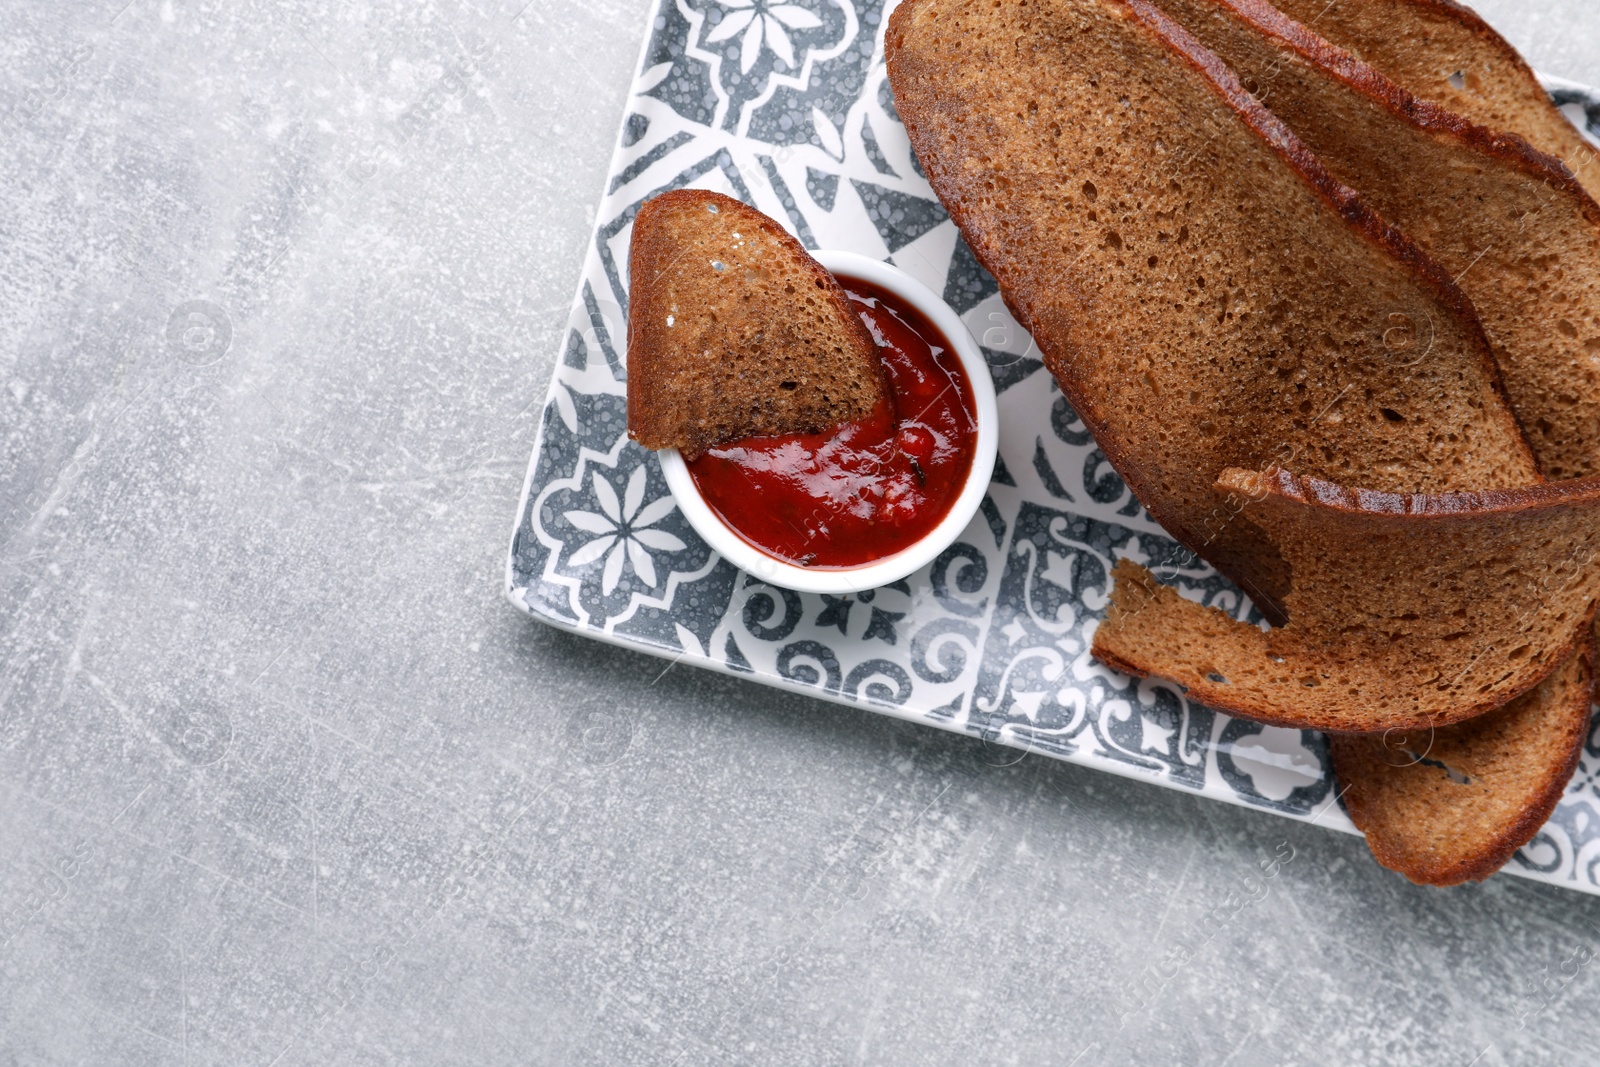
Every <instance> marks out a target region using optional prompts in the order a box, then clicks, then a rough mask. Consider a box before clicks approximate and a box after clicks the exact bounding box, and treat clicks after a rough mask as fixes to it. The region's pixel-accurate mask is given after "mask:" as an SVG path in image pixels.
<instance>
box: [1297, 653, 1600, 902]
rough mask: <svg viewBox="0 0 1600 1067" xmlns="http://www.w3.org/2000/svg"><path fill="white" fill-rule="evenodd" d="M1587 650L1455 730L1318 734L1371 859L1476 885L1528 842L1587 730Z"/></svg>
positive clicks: (1429, 878)
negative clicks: (1324, 742) (1325, 736)
mask: <svg viewBox="0 0 1600 1067" xmlns="http://www.w3.org/2000/svg"><path fill="white" fill-rule="evenodd" d="M1593 657H1594V650H1593V647H1592V643H1591V642H1589V641H1585V642H1584V644H1583V647H1582V648H1581V649H1580V650H1579V651H1578V652H1577V653H1576V654H1574V655H1572V656H1570V657H1568V659H1567V660H1566V661H1565V662H1564V663H1562V664H1561V666H1559V667H1558V668H1556V670H1555V671H1553V672H1552V673H1551V674H1550V676H1549V677H1548V678H1546V679H1545V680H1544V681H1542V682H1540V683H1539V684H1538V686H1536V687H1535V688H1533V689H1532V690H1530V691H1529V692H1527V693H1524V694H1523V695H1522V696H1520V697H1518V698H1517V699H1516V700H1513V701H1512V702H1511V703H1509V704H1507V705H1506V706H1505V707H1503V708H1499V709H1496V710H1495V711H1491V712H1490V713H1488V714H1487V715H1482V716H1479V717H1478V718H1476V719H1473V720H1472V721H1471V722H1465V723H1462V724H1460V725H1459V726H1447V727H1442V728H1440V729H1437V730H1426V729H1423V730H1413V731H1410V732H1409V733H1390V734H1386V735H1382V736H1370V735H1369V736H1365V737H1360V736H1352V735H1337V734H1336V735H1334V736H1332V737H1330V738H1329V739H1328V748H1329V750H1330V752H1331V753H1332V755H1333V769H1334V774H1335V775H1336V776H1337V777H1338V780H1339V782H1340V784H1341V787H1342V789H1343V794H1342V796H1343V800H1344V805H1345V808H1346V810H1347V811H1348V812H1349V813H1350V820H1351V821H1352V822H1354V823H1355V824H1356V828H1357V829H1358V830H1360V831H1361V832H1362V833H1364V834H1366V835H1367V846H1368V847H1369V848H1371V849H1372V854H1373V856H1375V857H1376V858H1377V860H1378V862H1379V863H1381V864H1383V865H1384V866H1385V867H1388V868H1390V869H1391V870H1395V871H1399V872H1400V873H1401V874H1403V875H1405V876H1406V877H1407V878H1409V879H1411V880H1412V881H1413V882H1418V883H1420V884H1422V885H1459V884H1460V883H1462V882H1466V881H1482V880H1483V879H1485V878H1487V877H1489V875H1491V874H1493V873H1494V872H1495V871H1497V870H1499V869H1500V868H1501V867H1502V866H1503V865H1504V864H1505V863H1506V861H1507V860H1509V859H1510V858H1511V856H1512V854H1513V853H1515V852H1516V851H1517V849H1519V848H1521V847H1522V846H1523V845H1525V844H1527V843H1528V842H1529V841H1530V840H1532V839H1533V835H1534V834H1536V833H1538V832H1539V827H1541V826H1543V825H1544V823H1545V820H1546V819H1548V818H1550V813H1551V812H1552V811H1554V810H1555V807H1556V803H1557V802H1558V801H1559V800H1560V799H1561V794H1562V793H1563V791H1565V789H1566V786H1567V782H1568V780H1569V779H1571V777H1572V772H1573V770H1574V769H1576V767H1577V765H1578V758H1579V756H1580V755H1581V754H1582V752H1583V741H1584V738H1585V737H1586V736H1587V735H1588V732H1589V691H1590V688H1591V685H1592V679H1593V674H1594V661H1593Z"/></svg>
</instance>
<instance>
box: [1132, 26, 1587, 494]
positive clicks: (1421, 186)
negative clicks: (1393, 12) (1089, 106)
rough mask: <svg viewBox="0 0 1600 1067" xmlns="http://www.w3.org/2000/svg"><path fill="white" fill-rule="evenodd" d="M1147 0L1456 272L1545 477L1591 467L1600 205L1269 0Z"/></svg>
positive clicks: (1547, 166)
mask: <svg viewBox="0 0 1600 1067" xmlns="http://www.w3.org/2000/svg"><path fill="white" fill-rule="evenodd" d="M1157 2H1158V3H1160V4H1161V6H1162V7H1163V8H1164V9H1165V10H1166V11H1167V13H1168V14H1170V15H1172V16H1173V17H1174V18H1176V19H1177V20H1178V21H1179V22H1181V23H1183V25H1184V26H1185V28H1187V29H1188V30H1189V31H1190V32H1191V33H1193V34H1194V35H1195V36H1196V37H1198V38H1199V39H1200V40H1201V42H1202V43H1204V44H1205V45H1206V47H1208V48H1210V49H1211V50H1212V51H1214V52H1216V53H1217V54H1218V55H1219V56H1221V57H1222V58H1223V59H1224V60H1226V61H1227V62H1228V64H1229V65H1231V66H1232V67H1233V69H1234V70H1235V71H1236V72H1238V74H1239V76H1240V77H1241V79H1242V80H1243V81H1244V83H1245V85H1247V86H1250V87H1251V88H1252V89H1253V90H1254V91H1255V94H1256V96H1257V98H1258V99H1260V100H1261V101H1262V102H1263V103H1265V104H1266V105H1267V106H1268V107H1269V108H1271V110H1272V113H1273V114H1275V115H1277V116H1278V117H1279V118H1280V119H1282V120H1283V121H1284V122H1285V123H1287V124H1288V125H1289V128H1290V129H1292V130H1294V132H1295V134H1296V136H1298V137H1299V138H1300V139H1301V140H1302V141H1303V142H1304V143H1305V144H1306V146H1307V147H1309V148H1310V149H1311V150H1312V151H1313V152H1315V153H1316V154H1317V156H1318V158H1320V159H1321V160H1322V162H1323V163H1324V164H1326V165H1327V167H1328V169H1329V170H1330V171H1332V172H1333V174H1334V176H1335V177H1336V178H1338V179H1339V180H1340V181H1342V182H1345V183H1346V184H1348V185H1350V186H1352V187H1353V188H1355V189H1357V190H1359V191H1360V193H1361V195H1362V197H1363V198H1364V199H1365V200H1366V201H1367V202H1368V203H1369V204H1371V205H1372V207H1373V209H1374V210H1376V211H1377V212H1378V213H1379V214H1380V215H1382V216H1383V217H1384V218H1385V219H1387V220H1388V221H1389V222H1391V223H1393V224H1394V225H1396V226H1398V227H1399V228H1400V229H1401V230H1403V231H1404V232H1405V233H1406V235H1407V236H1408V237H1410V238H1411V239H1412V240H1414V241H1416V242H1417V244H1419V245H1421V246H1422V248H1423V249H1424V250H1425V251H1427V253H1428V254H1429V255H1430V256H1431V257H1432V258H1433V259H1435V260H1436V261H1437V262H1438V263H1439V265H1440V266H1442V267H1443V268H1444V269H1445V270H1447V271H1449V272H1450V274H1451V276H1452V277H1454V278H1455V279H1456V281H1457V283H1458V284H1459V285H1460V286H1461V288H1462V289H1463V290H1464V291H1465V292H1466V294H1467V296H1468V297H1469V298H1471V300H1472V303H1473V306H1474V307H1476V308H1477V311H1478V316H1479V318H1480V319H1481V320H1482V322H1483V326H1484V330H1485V331H1486V332H1487V333H1488V335H1489V340H1490V342H1491V344H1493V345H1494V347H1495V354H1496V357H1497V359H1498V362H1499V365H1500V371H1501V375H1502V377H1503V378H1504V380H1505V385H1506V391H1507V393H1508V394H1509V396H1510V398H1511V405H1512V408H1513V409H1514V410H1515V412H1516V414H1517V417H1518V418H1519V419H1520V420H1521V422H1522V426H1523V428H1524V429H1525V430H1526V431H1527V433H1528V438H1529V441H1530V443H1531V445H1532V446H1533V452H1534V456H1535V457H1536V458H1537V459H1538V461H1539V464H1540V466H1541V467H1542V468H1543V470H1544V473H1545V474H1546V476H1548V477H1551V478H1582V477H1586V476H1589V475H1593V474H1600V205H1597V204H1596V203H1595V202H1594V200H1593V199H1591V198H1590V197H1589V195H1588V193H1586V192H1585V191H1584V189H1583V187H1582V186H1581V185H1579V184H1578V183H1577V181H1576V180H1574V179H1573V177H1572V176H1571V175H1570V174H1569V173H1568V172H1567V170H1566V168H1565V167H1563V166H1562V165H1561V162H1560V161H1559V160H1557V159H1554V158H1553V157H1550V156H1547V155H1544V154H1543V153H1540V152H1538V151H1535V150H1534V149H1533V148H1531V147H1530V146H1529V145H1528V144H1527V143H1526V142H1525V141H1523V140H1522V138H1520V137H1518V136H1515V135H1514V134H1508V133H1499V132H1496V131H1494V130H1490V129H1486V128H1484V127H1482V126H1476V125H1473V124H1472V123H1469V122H1468V121H1466V120H1465V119H1464V118H1462V117H1461V116H1459V115H1456V114H1454V113H1452V112H1449V111H1445V110H1444V109H1443V108H1441V107H1439V106H1438V105H1437V104H1433V103H1430V102H1427V101H1424V100H1419V99H1417V98H1416V97H1415V96H1413V95H1411V94H1410V93H1408V92H1407V91H1406V90H1405V89H1403V88H1401V87H1400V86H1399V85H1397V84H1396V83H1394V82H1392V81H1390V80H1389V79H1388V78H1386V77H1384V76H1383V75H1382V74H1380V73H1378V72H1377V71H1376V70H1374V69H1373V68H1372V67H1370V66H1367V65H1366V64H1364V63H1362V62H1360V61H1359V60H1357V59H1356V58H1355V57H1354V56H1352V55H1351V54H1350V53H1349V52H1346V51H1345V50H1343V49H1341V48H1339V47H1337V46H1335V45H1332V44H1330V43H1329V42H1327V41H1326V40H1323V39H1322V38H1321V37H1318V36H1317V35H1316V34H1315V33H1312V32H1311V31H1310V30H1309V29H1307V28H1306V27H1305V26H1303V25H1301V24H1300V23H1298V22H1295V21H1293V20H1292V19H1290V18H1288V17H1287V16H1285V15H1283V14H1282V13H1281V12H1280V11H1278V10H1277V9H1276V8H1274V7H1273V6H1272V5H1271V4H1268V3H1266V2H1265V0H1157ZM1357 6H1360V5H1357ZM1562 121H1565V120H1562Z"/></svg>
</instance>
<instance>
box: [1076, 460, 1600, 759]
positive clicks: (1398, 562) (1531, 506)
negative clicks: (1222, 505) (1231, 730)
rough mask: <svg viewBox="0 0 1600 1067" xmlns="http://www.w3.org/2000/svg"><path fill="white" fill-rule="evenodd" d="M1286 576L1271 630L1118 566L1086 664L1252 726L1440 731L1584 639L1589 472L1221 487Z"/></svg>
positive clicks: (1248, 479) (1593, 505)
mask: <svg viewBox="0 0 1600 1067" xmlns="http://www.w3.org/2000/svg"><path fill="white" fill-rule="evenodd" d="M1218 487H1219V489H1220V490H1222V491H1226V492H1231V493H1233V494H1234V497H1235V504H1236V506H1237V507H1238V508H1239V509H1241V511H1242V513H1243V514H1245V515H1249V516H1251V517H1252V518H1253V520H1254V521H1255V522H1256V523H1257V524H1258V525H1260V526H1261V527H1262V529H1264V530H1265V531H1266V533H1267V535H1268V536H1269V537H1271V538H1272V540H1273V542H1274V543H1275V544H1276V545H1277V546H1278V547H1279V550H1280V551H1281V552H1282V553H1283V557H1284V559H1285V560H1286V561H1287V562H1288V564H1289V566H1290V568H1291V569H1292V571H1293V574H1294V585H1293V588H1292V590H1291V592H1290V593H1289V597H1288V607H1289V620H1290V621H1289V623H1288V625H1286V626H1282V627H1278V628H1276V629H1273V630H1270V631H1263V630H1261V629H1260V628H1259V627H1256V626H1251V625H1248V624H1245V623H1242V622H1238V621H1236V620H1234V619H1232V618H1230V617H1229V616H1227V615H1225V614H1223V613H1222V612H1220V611H1217V610H1216V609H1214V608H1207V607H1202V606H1201V605H1199V604H1196V603H1194V602H1193V601H1190V600H1186V599H1184V598H1183V597H1181V596H1180V595H1179V594H1178V593H1177V591H1176V590H1173V589H1171V588H1169V587H1167V586H1163V585H1161V584H1160V583H1158V582H1157V581H1156V580H1155V577H1154V576H1153V575H1152V574H1151V573H1150V572H1149V571H1148V570H1145V569H1144V568H1143V567H1140V566H1138V565H1137V564H1134V563H1131V562H1129V561H1126V560H1124V561H1123V562H1121V563H1119V564H1118V565H1117V569H1116V572H1115V573H1116V577H1117V581H1116V584H1115V586H1114V587H1113V591H1112V600H1111V608H1110V610H1109V611H1108V612H1107V615H1106V618H1105V620H1104V621H1103V622H1102V623H1101V624H1100V626H1099V628H1098V629H1097V631H1096V632H1095V636H1094V646H1093V650H1094V654H1095V656H1097V657H1098V658H1099V659H1100V660H1102V661H1103V662H1105V663H1106V664H1108V665H1109V666H1112V667H1114V668H1116V669H1117V670H1121V671H1124V672H1126V673H1129V674H1136V675H1157V676H1160V677H1164V678H1169V679H1171V680H1173V681H1175V682H1178V683H1179V684H1181V685H1183V686H1184V687H1186V688H1187V690H1188V693H1189V696H1190V697H1191V698H1193V699H1195V700H1198V701H1200V702H1202V703H1204V704H1207V705H1210V706H1211V707H1214V708H1219V709H1221V710H1223V711H1228V712H1232V713H1233V714H1236V715H1242V716H1244V717H1246V718H1250V719H1255V720H1257V721H1260V722H1268V723H1274V724H1277V725H1282V726H1294V727H1301V728H1307V729H1315V730H1326V731H1329V732H1334V733H1374V732H1378V731H1382V730H1388V729H1408V728H1413V727H1427V726H1447V725H1449V724H1451V723H1456V722H1461V721H1464V720H1466V719H1469V718H1472V717H1473V716H1476V715H1481V714H1484V713H1485V712H1488V711H1491V710H1493V709H1494V708H1497V707H1500V706H1501V705H1503V704H1505V703H1507V702H1508V701H1510V700H1513V699H1515V698H1516V697H1518V696H1520V695H1522V694H1523V693H1525V692H1527V691H1528V690H1529V689H1531V688H1532V687H1533V686H1535V685H1537V684H1538V683H1539V682H1540V680H1542V679H1543V678H1544V677H1545V676H1546V675H1547V674H1549V673H1550V672H1551V671H1552V670H1554V669H1555V667H1556V666H1557V665H1558V664H1560V663H1561V662H1563V661H1564V660H1565V659H1567V657H1568V656H1570V655H1571V654H1572V652H1573V650H1574V649H1575V648H1576V647H1577V646H1578V644H1579V643H1580V641H1581V640H1587V639H1588V632H1589V623H1590V618H1591V616H1592V614H1593V611H1594V602H1595V597H1596V593H1597V586H1600V567H1597V566H1595V561H1596V555H1597V554H1600V479H1596V478H1590V479H1584V480H1581V481H1571V482H1549V483H1545V484H1540V485H1532V486H1527V487H1525V488H1521V489H1507V490H1491V491H1486V492H1470V493H1446V494H1440V495H1429V496H1423V495H1413V496H1406V495H1397V494H1392V493H1377V492H1371V491H1364V490H1350V489H1345V488H1342V487H1340V486H1336V485H1332V484H1329V483H1327V482H1323V481H1319V480H1317V479H1313V478H1299V477H1296V476H1294V475H1292V474H1289V473H1288V472H1285V471H1270V472H1266V473H1255V472H1247V471H1237V470H1230V471H1226V472H1224V473H1223V475H1222V477H1221V478H1219V479H1218Z"/></svg>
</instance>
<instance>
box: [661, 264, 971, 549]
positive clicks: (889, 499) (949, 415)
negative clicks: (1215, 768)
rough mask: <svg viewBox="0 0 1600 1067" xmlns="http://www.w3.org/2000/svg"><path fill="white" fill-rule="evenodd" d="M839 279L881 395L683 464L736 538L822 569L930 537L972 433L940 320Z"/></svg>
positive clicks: (962, 479) (960, 480)
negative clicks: (840, 420)
mask: <svg viewBox="0 0 1600 1067" xmlns="http://www.w3.org/2000/svg"><path fill="white" fill-rule="evenodd" d="M839 284H840V285H841V286H843V287H844V290H845V293H846V295H848V296H849V298H850V303H851V306H852V307H853V308H854V309H855V310H856V311H857V312H858V313H859V314H860V315H861V320H862V322H864V323H865V324H866V327H867V331H868V332H869V333H871V334H872V338H873V340H874V341H876V342H877V344H878V354H879V355H880V356H881V357H882V359H883V364H884V369H885V371H886V372H887V375H888V381H889V395H888V397H887V398H886V399H885V400H884V401H883V402H882V403H880V404H879V405H878V408H877V410H875V411H874V412H873V413H872V414H871V415H870V416H868V417H867V418H865V419H861V420H858V421H856V422H849V423H845V424H844V425H843V426H839V427H835V428H834V429H832V430H829V431H826V432H824V433H815V434H785V435H782V436H777V437H747V438H744V439H743V440H740V441H736V442H734V443H732V444H730V445H726V446H724V447H722V448H714V449H711V450H709V451H707V452H706V453H704V454H703V455H701V456H700V457H699V458H697V459H694V460H691V461H690V462H689V463H688V470H689V476H690V477H691V478H692V479H693V480H694V484H695V488H696V489H697V490H698V491H699V493H700V495H701V497H702V498H703V499H704V500H705V502H706V503H707V504H708V505H709V506H710V508H711V510H712V511H713V512H714V513H715V514H716V515H717V517H718V518H720V519H721V520H722V522H723V523H724V524H725V525H726V526H727V527H728V528H729V529H731V530H732V531H733V532H734V533H736V534H738V535H739V537H740V538H741V539H743V540H744V541H746V542H747V543H749V544H751V545H753V546H754V547H756V548H758V549H760V550H761V551H762V552H764V553H766V554H767V555H770V556H773V557H775V558H777V559H780V560H783V561H784V562H786V563H793V564H796V565H798V566H802V567H807V568H815V569H818V570H826V569H841V568H848V567H859V566H862V565H864V564H868V563H872V562H875V561H877V560H881V559H884V558H886V557H888V556H892V555H894V554H895V553H896V552H899V551H900V550H901V549H903V548H906V547H908V546H910V545H912V544H914V543H915V542H917V541H918V540H920V539H922V538H923V537H925V536H926V535H927V534H928V533H930V532H931V531H932V530H933V529H934V528H935V527H936V526H938V525H939V523H940V522H941V520H943V519H944V517H945V516H946V515H947V514H948V513H949V511H950V508H951V506H952V505H953V504H954V503H955V500H956V498H957V497H958V496H959V495H960V494H961V491H962V488H963V486H964V485H965V483H966V481H967V475H968V473H969V472H970V471H971V469H972V457H973V452H974V448H975V441H976V436H977V414H976V409H977V405H976V403H975V402H974V400H973V393H972V386H971V384H970V383H969V382H968V381H967V376H966V373H965V372H964V371H963V369H962V365H961V360H960V358H959V357H957V355H956V354H955V352H954V351H953V350H952V348H951V345H950V342H949V340H948V339H946V337H945V336H944V334H943V333H941V332H940V331H939V329H938V327H936V326H934V325H933V323H931V322H929V321H928V319H927V317H926V316H924V315H923V314H922V312H920V311H918V310H917V309H916V308H915V307H913V306H912V305H911V304H910V303H909V302H907V301H906V300H904V299H902V298H901V297H899V296H897V295H895V294H894V293H891V292H889V291H888V290H887V289H883V288H880V287H879V286H876V285H873V284H871V283H869V282H866V281H862V280H860V279H856V278H849V277H840V278H839Z"/></svg>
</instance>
